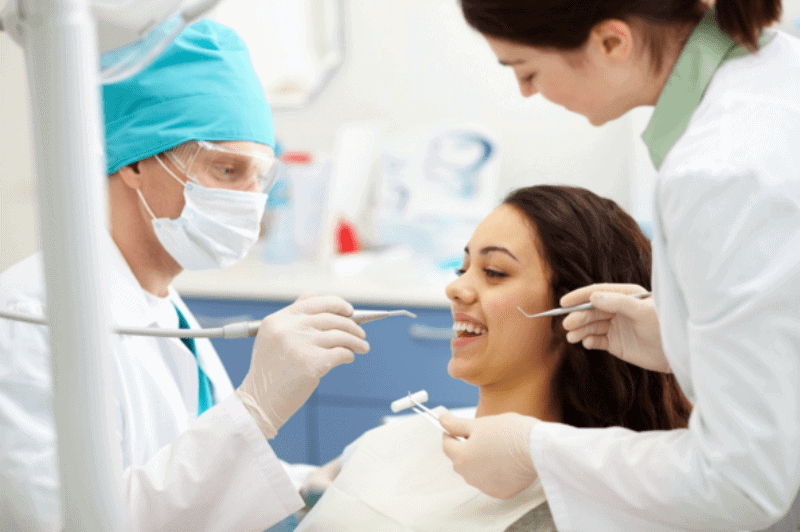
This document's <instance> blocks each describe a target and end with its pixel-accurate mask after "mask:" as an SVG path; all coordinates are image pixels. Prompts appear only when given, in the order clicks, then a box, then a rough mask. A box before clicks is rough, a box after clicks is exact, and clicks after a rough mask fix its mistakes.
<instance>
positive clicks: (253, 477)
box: [124, 395, 303, 532]
mask: <svg viewBox="0 0 800 532" xmlns="http://www.w3.org/2000/svg"><path fill="white" fill-rule="evenodd" d="M124 480H125V482H124V493H125V501H126V502H127V505H128V519H129V522H130V525H129V526H130V530H131V531H142V532H144V531H159V530H163V531H169V530H184V529H187V530H205V531H208V532H212V531H220V532H222V531H229V530H237V531H253V532H261V531H263V530H264V529H265V528H267V527H269V526H270V525H272V524H275V523H277V522H278V521H280V520H281V519H283V518H284V517H286V516H287V515H289V514H290V513H292V512H295V511H297V510H299V509H300V508H302V506H303V502H302V499H301V498H300V496H299V494H298V493H297V490H296V489H295V487H294V485H293V484H292V482H291V480H290V479H289V477H288V475H287V474H286V472H285V471H284V468H283V466H282V465H281V462H280V461H279V460H278V458H277V456H275V453H274V452H273V451H272V449H271V448H270V446H269V444H268V443H267V441H266V440H265V439H264V436H263V434H262V433H261V431H260V430H259V429H258V427H257V425H256V424H255V422H254V421H253V420H252V418H251V416H250V414H249V413H248V412H247V410H246V409H245V408H244V406H243V405H242V404H241V403H240V402H239V400H238V399H237V398H236V396H235V395H231V396H229V397H228V398H227V399H225V400H224V401H223V402H221V403H219V404H218V405H216V406H214V407H213V408H211V409H209V410H208V411H206V412H205V413H204V414H203V415H201V416H200V417H199V418H197V419H196V420H194V422H193V423H192V425H191V426H190V427H189V429H188V430H187V431H186V432H184V433H183V434H181V435H180V436H178V438H177V439H176V440H175V441H173V442H172V443H171V444H170V445H168V446H166V447H164V448H162V449H160V450H159V451H158V452H157V453H156V455H155V456H153V457H152V458H151V459H150V460H149V461H148V462H147V463H146V464H144V465H142V466H134V467H129V468H128V469H126V471H125V473H124Z"/></svg>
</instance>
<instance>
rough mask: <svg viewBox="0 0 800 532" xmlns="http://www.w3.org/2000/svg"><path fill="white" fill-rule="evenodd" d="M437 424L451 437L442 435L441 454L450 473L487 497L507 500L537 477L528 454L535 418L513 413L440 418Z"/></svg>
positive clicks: (445, 416)
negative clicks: (478, 416) (458, 438)
mask: <svg viewBox="0 0 800 532" xmlns="http://www.w3.org/2000/svg"><path fill="white" fill-rule="evenodd" d="M439 421H440V422H441V424H442V426H443V427H444V428H446V429H447V430H448V431H449V432H450V434H452V436H464V437H465V438H466V440H464V441H459V440H457V439H455V438H454V437H452V436H448V435H447V434H445V435H444V436H443V440H442V447H443V449H444V454H446V455H447V457H448V458H450V460H452V461H453V469H454V470H455V472H456V473H458V474H459V475H461V476H462V477H464V480H466V481H467V484H470V485H472V486H475V487H476V488H478V489H479V490H481V491H482V492H484V493H485V494H486V495H489V496H490V497H497V498H498V499H510V498H511V497H513V496H515V495H517V494H519V493H520V492H522V491H523V490H525V489H526V488H528V486H530V485H531V484H533V482H534V481H535V480H536V479H537V478H538V477H539V475H538V473H537V472H536V468H535V467H534V466H533V461H532V460H531V451H530V437H531V429H533V426H534V425H535V424H536V423H537V422H538V420H537V419H536V418H532V417H529V416H523V415H520V414H515V413H507V414H500V415H497V416H486V417H480V418H476V419H462V418H457V417H455V416H452V415H450V414H442V415H440V416H439Z"/></svg>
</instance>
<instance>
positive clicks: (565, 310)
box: [517, 292, 652, 318]
mask: <svg viewBox="0 0 800 532" xmlns="http://www.w3.org/2000/svg"><path fill="white" fill-rule="evenodd" d="M651 295H652V292H641V293H639V294H630V296H631V297H635V298H636V299H644V298H646V297H648V296H651ZM593 308H594V305H592V304H591V303H583V304H582V305H575V306H574V307H563V308H555V309H553V310H548V311H545V312H540V313H538V314H528V313H527V312H525V311H524V310H522V307H517V310H519V311H520V312H522V314H523V315H524V316H525V317H526V318H542V317H544V316H561V315H563V314H569V313H570V312H575V311H576V310H591V309H593Z"/></svg>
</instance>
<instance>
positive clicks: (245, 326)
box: [0, 310, 417, 338]
mask: <svg viewBox="0 0 800 532" xmlns="http://www.w3.org/2000/svg"><path fill="white" fill-rule="evenodd" d="M395 316H408V317H409V318H416V317H417V315H416V314H414V313H412V312H409V311H407V310H356V311H354V312H353V314H352V316H350V319H352V320H353V321H354V322H356V323H358V324H359V325H360V324H362V323H366V322H368V321H375V320H381V319H383V318H392V317H395ZM0 318H4V319H10V320H15V321H24V322H27V323H33V324H37V325H47V319H46V318H45V317H44V316H32V315H30V314H26V313H23V312H15V311H7V310H0ZM260 326H261V320H254V321H241V322H238V323H229V324H228V325H223V326H222V327H212V328H204V329H163V328H160V327H114V328H113V329H112V331H113V332H114V333H116V334H125V335H132V336H156V337H162V338H164V337H166V338H247V337H249V336H255V335H256V334H257V333H258V328H259V327H260Z"/></svg>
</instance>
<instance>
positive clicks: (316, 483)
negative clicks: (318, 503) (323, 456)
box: [300, 455, 342, 503]
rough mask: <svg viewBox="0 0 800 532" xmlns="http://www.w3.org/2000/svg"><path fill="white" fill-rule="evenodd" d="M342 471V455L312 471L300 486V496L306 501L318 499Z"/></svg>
mask: <svg viewBox="0 0 800 532" xmlns="http://www.w3.org/2000/svg"><path fill="white" fill-rule="evenodd" d="M341 472H342V456H341V455H339V456H338V457H336V458H334V459H333V460H331V461H330V462H328V463H327V464H325V465H324V466H322V467H320V468H319V469H317V470H315V471H312V472H311V473H309V474H308V476H307V477H306V480H305V482H303V485H302V486H300V496H301V497H303V500H305V501H306V503H308V501H309V499H315V498H316V499H318V498H319V497H320V496H321V495H322V494H323V493H325V490H326V489H328V486H330V485H331V484H333V481H334V480H336V477H337V476H339V473H341Z"/></svg>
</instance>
